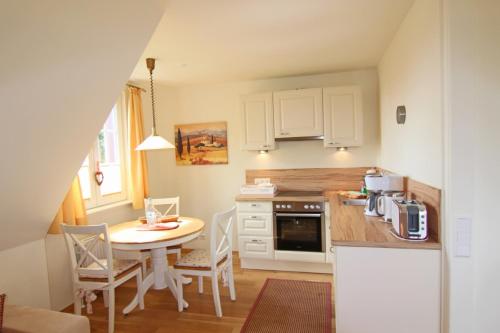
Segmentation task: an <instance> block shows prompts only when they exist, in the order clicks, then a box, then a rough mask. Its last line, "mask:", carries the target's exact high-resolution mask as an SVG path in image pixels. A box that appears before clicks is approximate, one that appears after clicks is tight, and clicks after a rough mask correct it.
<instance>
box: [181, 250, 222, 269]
mask: <svg viewBox="0 0 500 333" xmlns="http://www.w3.org/2000/svg"><path fill="white" fill-rule="evenodd" d="M224 261H226V257H222V258H220V259H219V260H218V261H217V265H220V264H221V263H223V262H224ZM174 268H178V269H190V268H191V269H203V270H210V253H209V252H208V251H207V250H193V251H191V252H189V253H188V254H186V255H183V256H182V258H181V259H179V260H177V262H176V263H175V265H174Z"/></svg>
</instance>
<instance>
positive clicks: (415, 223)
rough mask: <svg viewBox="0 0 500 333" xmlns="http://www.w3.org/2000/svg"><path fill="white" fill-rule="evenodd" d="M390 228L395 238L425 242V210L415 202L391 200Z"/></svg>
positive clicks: (420, 204) (426, 235) (426, 233)
mask: <svg viewBox="0 0 500 333" xmlns="http://www.w3.org/2000/svg"><path fill="white" fill-rule="evenodd" d="M392 202H393V207H392V227H393V228H394V233H395V236H396V237H398V238H403V239H408V240H426V239H427V238H428V232H427V208H426V207H425V205H424V204H423V203H421V202H419V201H416V200H393V201H392Z"/></svg>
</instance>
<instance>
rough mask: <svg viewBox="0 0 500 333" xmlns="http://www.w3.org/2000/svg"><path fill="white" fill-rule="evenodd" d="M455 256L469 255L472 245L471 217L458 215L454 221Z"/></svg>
mask: <svg viewBox="0 0 500 333" xmlns="http://www.w3.org/2000/svg"><path fill="white" fill-rule="evenodd" d="M454 246H455V257H470V255H471V247H472V219H471V218H467V217H460V218H457V219H456V222H455V244H454Z"/></svg>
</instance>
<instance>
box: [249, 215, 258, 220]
mask: <svg viewBox="0 0 500 333" xmlns="http://www.w3.org/2000/svg"><path fill="white" fill-rule="evenodd" d="M249 217H250V218H251V219H253V220H255V219H257V218H258V216H255V215H252V216H249Z"/></svg>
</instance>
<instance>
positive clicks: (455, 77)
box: [444, 0, 500, 333]
mask: <svg viewBox="0 0 500 333" xmlns="http://www.w3.org/2000/svg"><path fill="white" fill-rule="evenodd" d="M444 13H445V18H446V25H445V32H446V44H445V46H446V48H445V50H446V53H445V54H446V58H445V59H446V76H445V85H446V88H447V89H446V99H445V106H446V118H445V129H446V136H445V138H446V142H445V149H446V154H445V157H446V159H445V171H446V177H445V182H446V186H445V188H446V190H447V191H446V192H445V196H446V229H445V232H446V256H447V266H446V268H447V271H446V273H447V276H448V280H447V282H448V302H447V303H448V307H449V313H447V315H448V316H447V317H448V318H447V320H446V323H447V326H448V327H446V328H447V332H452V333H469V332H485V333H487V332H488V333H489V332H499V331H500V317H499V315H498V311H499V309H500V287H499V284H498V281H500V242H499V241H498V235H499V234H500V220H499V215H498V209H497V207H498V203H497V201H498V189H499V188H500V179H499V177H498V176H497V174H498V166H499V165H500V154H499V144H500V131H499V130H498V124H500V43H499V42H498V41H499V39H498V38H499V37H498V36H499V35H500V21H499V20H498V17H500V3H499V2H498V1H488V0H474V1H467V0H447V1H445V6H444ZM460 217H469V218H472V252H471V254H472V255H471V257H454V245H455V239H456V235H455V231H456V230H455V228H456V219H457V218H460Z"/></svg>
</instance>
